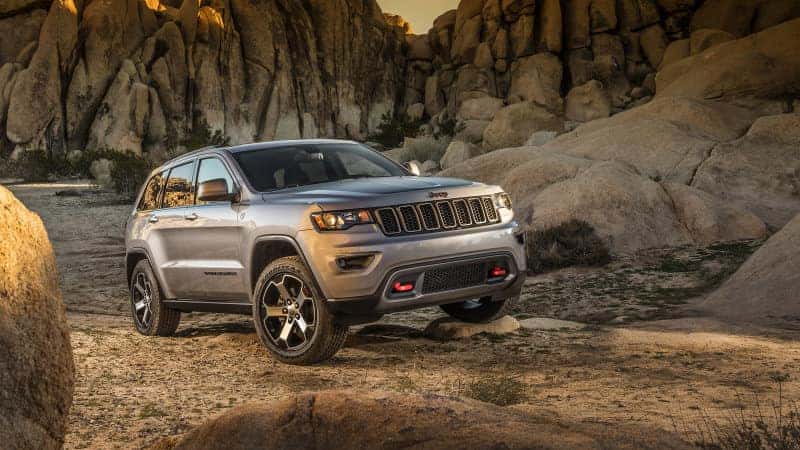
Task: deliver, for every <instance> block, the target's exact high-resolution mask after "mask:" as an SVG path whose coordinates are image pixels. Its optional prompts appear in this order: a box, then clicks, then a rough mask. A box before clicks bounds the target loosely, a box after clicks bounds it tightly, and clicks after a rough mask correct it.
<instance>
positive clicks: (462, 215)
mask: <svg viewBox="0 0 800 450" xmlns="http://www.w3.org/2000/svg"><path fill="white" fill-rule="evenodd" d="M453 209H455V211H456V218H457V219H458V224H459V225H460V226H462V227H468V226H470V225H472V217H471V216H470V215H469V207H468V206H467V202H466V200H464V199H458V200H453Z"/></svg>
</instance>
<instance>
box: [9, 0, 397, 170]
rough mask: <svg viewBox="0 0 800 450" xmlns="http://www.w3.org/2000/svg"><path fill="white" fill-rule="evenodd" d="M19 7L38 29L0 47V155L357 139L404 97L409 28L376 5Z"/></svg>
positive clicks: (133, 0)
mask: <svg viewBox="0 0 800 450" xmlns="http://www.w3.org/2000/svg"><path fill="white" fill-rule="evenodd" d="M12 3H15V2H12ZM17 3H20V5H19V6H18V7H14V8H12V6H14V5H5V4H4V6H3V8H4V10H3V11H4V12H3V13H0V30H4V29H6V28H9V27H11V26H12V25H15V24H25V25H26V28H25V29H26V30H28V31H26V32H25V33H23V32H20V31H15V32H14V33H12V34H11V39H6V36H7V35H6V34H4V38H3V44H2V45H0V134H1V135H2V139H0V151H2V153H3V155H4V156H6V155H8V154H10V153H11V152H13V151H16V152H17V153H19V152H21V151H26V150H30V149H47V150H50V151H52V152H65V151H69V150H73V149H90V150H91V149H106V148H109V149H115V150H119V151H125V150H128V151H132V152H134V153H137V154H148V155H152V156H153V157H154V159H159V157H161V156H163V154H164V152H166V151H167V150H168V149H173V148H177V147H180V146H181V145H183V144H184V143H186V142H191V141H200V140H205V141H208V140H212V139H213V138H218V139H224V138H229V140H230V141H231V142H235V143H241V142H252V141H256V140H269V139H276V138H300V137H318V136H339V137H354V138H359V137H363V136H366V135H367V134H368V133H369V132H370V131H374V130H375V129H376V128H377V126H378V125H379V124H380V122H381V118H382V117H383V115H384V114H386V113H390V114H391V113H394V107H395V103H396V100H397V98H398V97H400V95H401V92H402V90H403V82H404V77H403V73H404V69H405V57H404V53H403V52H404V45H405V39H404V33H405V31H406V30H407V27H405V26H404V24H403V23H399V22H398V21H397V20H393V21H391V22H392V23H389V22H387V19H386V18H384V16H383V13H382V12H381V10H380V9H379V8H378V6H377V4H376V3H375V1H374V0H357V1H344V0H310V1H305V2H297V1H289V0H258V1H249V0H214V1H202V2H201V1H198V0H184V1H183V2H181V1H159V0H107V1H91V2H78V1H74V0H56V1H53V2H47V1H45V2H41V1H40V2H27V3H26V2H17ZM23 3H24V4H23ZM5 10H8V11H5ZM31 29H33V30H38V31H36V32H35V34H33V35H32V33H31V32H30V30H31Z"/></svg>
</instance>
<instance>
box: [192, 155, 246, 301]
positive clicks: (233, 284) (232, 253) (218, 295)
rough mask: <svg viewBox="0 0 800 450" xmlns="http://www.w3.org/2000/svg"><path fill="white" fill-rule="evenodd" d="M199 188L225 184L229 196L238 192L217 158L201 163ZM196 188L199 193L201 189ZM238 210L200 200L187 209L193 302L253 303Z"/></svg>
mask: <svg viewBox="0 0 800 450" xmlns="http://www.w3.org/2000/svg"><path fill="white" fill-rule="evenodd" d="M198 164H199V165H198V168H197V177H196V178H197V181H196V186H197V185H199V184H200V183H203V182H206V181H211V180H220V179H221V180H225V182H226V183H227V185H228V192H229V193H231V194H232V193H233V192H235V190H236V185H235V184H234V180H233V177H231V175H230V173H231V172H230V170H229V169H228V167H226V165H225V163H224V162H223V161H222V160H221V159H219V158H216V157H208V158H201V159H200V160H199V162H198ZM196 186H195V190H196V189H197V188H196ZM238 214H239V211H238V207H237V206H236V205H234V204H232V203H231V202H230V201H224V202H202V201H199V200H196V201H195V202H194V205H191V206H189V207H188V208H187V209H186V216H185V219H186V220H185V226H184V229H183V233H184V234H185V237H186V239H187V240H188V241H190V242H191V243H192V253H191V260H190V261H189V264H188V266H189V268H190V269H189V275H190V277H191V279H192V282H191V285H190V286H188V288H189V298H191V299H198V300H206V301H234V302H235V301H249V297H248V292H247V289H246V287H245V284H246V283H245V273H244V266H243V264H242V262H243V258H242V254H241V242H242V241H241V240H242V229H241V222H240V221H239V217H238Z"/></svg>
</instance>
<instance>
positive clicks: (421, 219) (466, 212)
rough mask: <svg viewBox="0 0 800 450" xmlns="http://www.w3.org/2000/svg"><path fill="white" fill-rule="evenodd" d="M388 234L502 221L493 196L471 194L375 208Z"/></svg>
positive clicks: (466, 226) (383, 228) (472, 225)
mask: <svg viewBox="0 0 800 450" xmlns="http://www.w3.org/2000/svg"><path fill="white" fill-rule="evenodd" d="M375 218H376V219H377V221H378V225H379V226H380V227H381V229H382V230H383V232H384V234H386V235H396V234H405V233H420V232H426V231H446V230H452V229H456V228H468V227H474V226H481V225H488V224H492V223H497V222H499V221H500V214H498V212H497V209H495V206H494V201H493V200H492V198H491V197H469V198H458V199H454V200H440V201H437V202H435V203H429V202H426V203H414V204H409V205H400V206H392V207H385V208H377V209H375Z"/></svg>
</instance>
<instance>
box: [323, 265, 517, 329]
mask: <svg viewBox="0 0 800 450" xmlns="http://www.w3.org/2000/svg"><path fill="white" fill-rule="evenodd" d="M497 261H505V262H507V263H508V265H509V267H510V269H511V270H510V273H509V275H508V276H507V277H505V278H504V279H503V280H500V281H495V282H483V283H480V284H476V285H472V286H466V287H461V288H454V289H448V290H444V291H438V292H432V293H424V292H422V289H421V286H423V284H424V281H423V280H424V277H425V274H426V273H429V271H430V270H437V269H439V268H448V267H454V266H458V265H460V264H464V263H467V264H473V263H478V264H480V263H481V262H492V263H494V262H497ZM409 275H411V278H412V279H416V280H417V283H416V286H417V289H415V291H414V292H412V293H410V294H408V295H402V294H392V292H391V286H392V285H393V282H394V281H395V280H399V279H408V278H409ZM524 282H525V274H524V272H520V271H519V269H518V268H516V267H514V265H513V260H512V259H511V257H510V255H508V254H490V255H483V256H480V257H473V258H460V259H454V260H449V261H441V262H439V263H436V264H429V265H423V266H411V267H407V268H405V269H400V270H396V271H393V272H392V273H391V274H389V275H388V276H387V279H386V282H385V283H384V284H383V287H382V288H381V289H380V290H378V291H377V292H375V293H374V294H373V295H368V296H365V297H359V298H349V299H339V300H329V301H328V306H329V308H330V309H331V311H332V312H333V313H334V314H336V315H337V316H339V318H340V319H344V320H347V319H348V318H350V319H351V320H350V322H351V323H359V322H369V321H372V320H374V319H376V318H377V317H379V316H382V315H383V314H387V313H392V312H399V311H407V310H411V309H417V308H423V307H427V306H436V305H444V304H448V303H454V302H458V301H463V300H468V299H478V298H480V299H488V300H490V301H502V300H506V299H508V298H512V297H517V296H518V295H519V293H520V291H521V290H522V285H523V284H524Z"/></svg>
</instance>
